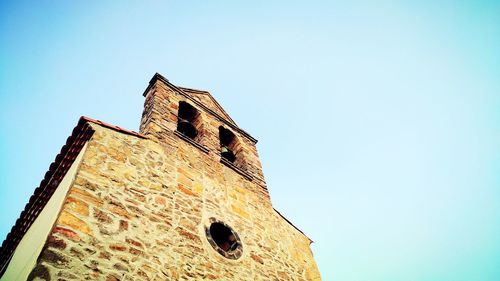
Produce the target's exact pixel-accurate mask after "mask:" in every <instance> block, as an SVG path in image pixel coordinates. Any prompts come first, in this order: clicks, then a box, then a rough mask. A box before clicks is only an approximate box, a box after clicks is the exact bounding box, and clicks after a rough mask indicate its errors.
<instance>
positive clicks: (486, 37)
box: [0, 0, 500, 281]
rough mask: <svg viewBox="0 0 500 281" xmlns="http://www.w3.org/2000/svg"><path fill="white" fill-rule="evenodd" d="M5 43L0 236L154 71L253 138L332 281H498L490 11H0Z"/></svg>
mask: <svg viewBox="0 0 500 281" xmlns="http://www.w3.org/2000/svg"><path fill="white" fill-rule="evenodd" d="M188 2H189V3H188ZM0 40H1V42H0V75H1V76H0V155H1V160H0V161H1V162H0V205H1V207H0V222H1V223H0V237H2V238H0V239H3V237H5V235H6V233H7V232H8V231H9V229H10V227H11V226H12V225H13V223H14V222H15V220H16V219H17V217H18V216H19V214H20V212H21V210H22V209H23V207H24V205H25V204H26V202H27V201H28V198H29V196H30V195H31V194H32V192H33V189H34V188H35V187H37V186H38V183H39V182H40V180H41V179H42V177H43V175H44V173H45V171H46V170H47V169H48V166H49V164H50V163H51V162H52V161H53V159H54V157H55V156H56V154H57V153H58V151H59V149H60V148H61V146H62V145H63V144H64V143H65V140H66V138H67V137H68V136H69V134H70V132H71V130H72V128H73V127H74V126H75V125H76V122H77V120H78V117H79V116H81V115H86V116H89V117H92V118H96V119H100V120H103V121H106V122H108V123H112V124H116V125H119V126H122V127H125V128H128V129H132V130H137V129H138V124H139V119H140V115H141V112H142V103H143V97H142V95H141V94H142V91H143V90H144V88H145V87H146V86H147V83H148V81H149V79H150V78H151V76H152V75H153V74H154V73H155V72H160V73H162V74H163V75H165V76H166V77H167V78H168V79H169V80H170V81H172V82H173V83H174V84H178V85H183V86H187V87H194V88H201V89H206V90H210V91H211V92H212V93H213V95H214V96H215V98H216V99H217V100H218V101H219V102H220V103H221V104H222V106H223V107H225V109H226V110H227V111H228V112H229V114H230V115H231V116H232V117H233V119H235V120H236V122H237V123H238V124H239V126H240V127H242V128H244V129H245V130H247V131H248V132H249V133H250V134H252V135H253V136H254V137H256V138H257V139H259V144H258V148H259V152H260V155H261V160H262V162H263V166H264V169H265V175H266V179H267V181H268V185H269V189H270V192H271V196H272V199H273V203H274V205H275V207H276V208H277V209H278V210H280V211H281V212H282V213H283V214H284V215H285V216H287V217H288V218H289V219H290V220H291V221H293V222H294V223H295V224H296V225H297V226H298V227H300V228H301V229H302V230H303V231H304V232H305V233H307V234H308V235H309V236H310V237H311V238H312V239H313V240H314V241H315V243H314V244H313V246H312V248H313V251H314V254H315V257H316V260H317V262H318V265H319V268H320V271H321V273H322V276H323V278H324V279H325V280H338V281H360V280H370V281H373V280H380V281H393V280H394V281H397V280H405V281H408V280H410V281H411V280H419V281H420V280H421V281H432V280H436V281H447V280H450V281H460V280H464V281H472V280H481V281H494V280H495V281H497V280H500V2H498V1H480V0H476V1H400V2H398V1H385V2H384V1H376V2H375V1H374V2H364V1H341V2H334V1H328V2H326V1H325V2H318V1H303V2H297V1H246V2H243V1H239V2H238V3H235V1H176V2H172V1H128V2H127V1H94V2H92V1H32V2H24V1H10V2H9V1H2V2H1V4H0Z"/></svg>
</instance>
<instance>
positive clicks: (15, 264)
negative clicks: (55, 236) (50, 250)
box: [0, 144, 87, 281]
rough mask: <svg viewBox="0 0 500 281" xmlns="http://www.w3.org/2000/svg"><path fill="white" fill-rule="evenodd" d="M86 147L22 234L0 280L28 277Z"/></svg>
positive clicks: (7, 280) (24, 278)
mask: <svg viewBox="0 0 500 281" xmlns="http://www.w3.org/2000/svg"><path fill="white" fill-rule="evenodd" d="M86 148H87V144H85V146H84V147H83V148H82V150H81V151H80V153H79V154H78V156H77V158H76V159H75V161H74V162H73V164H72V165H71V167H70V169H69V170H68V172H67V173H66V175H65V176H64V178H63V180H62V181H61V183H60V184H59V186H58V187H57V189H56V191H55V192H54V194H53V195H52V197H51V198H50V199H49V202H47V205H45V207H44V208H43V210H42V211H41V212H40V214H39V215H38V217H37V218H36V220H35V221H34V222H33V224H32V225H31V227H30V228H29V229H28V231H27V232H26V234H25V235H24V237H23V239H22V240H21V242H20V243H19V245H18V246H17V248H16V250H15V251H14V255H13V256H12V259H11V260H10V263H9V265H8V266H7V270H6V271H5V273H4V275H3V276H2V278H1V279H0V281H14V280H15V281H17V280H26V279H27V278H28V275H29V274H30V272H31V270H32V269H33V268H34V267H35V263H36V260H37V258H38V256H39V255H40V252H41V251H42V248H43V246H44V244H45V241H46V240H47V236H48V235H49V232H50V231H51V229H52V226H53V225H54V223H55V222H56V219H57V216H58V215H59V212H60V211H61V207H62V205H63V203H64V200H65V198H66V194H67V193H68V191H69V188H70V186H71V185H72V183H73V180H74V179H75V176H76V173H77V171H78V167H79V165H80V162H81V161H82V158H83V154H84V153H85V150H86Z"/></svg>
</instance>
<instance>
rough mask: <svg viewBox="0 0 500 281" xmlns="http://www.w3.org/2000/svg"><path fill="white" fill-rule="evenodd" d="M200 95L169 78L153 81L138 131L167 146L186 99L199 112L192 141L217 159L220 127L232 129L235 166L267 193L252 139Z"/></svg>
mask: <svg viewBox="0 0 500 281" xmlns="http://www.w3.org/2000/svg"><path fill="white" fill-rule="evenodd" d="M200 96H203V95H196V94H192V93H191V94H188V92H184V91H182V90H181V89H180V88H177V87H176V86H174V85H172V84H170V83H169V82H168V81H165V80H155V82H154V84H152V85H151V87H149V89H148V91H147V92H146V98H145V102H144V111H143V114H142V119H141V126H140V132H141V133H143V134H145V135H147V136H149V137H151V138H152V139H155V140H157V141H158V142H159V143H163V144H165V145H169V143H171V141H172V138H173V136H174V132H175V130H176V127H177V118H178V116H177V114H178V110H179V108H178V107H179V102H181V101H183V102H187V103H189V104H190V105H192V106H193V107H195V108H196V109H197V110H198V112H199V113H200V120H199V121H198V124H197V125H198V130H199V133H198V136H197V137H196V138H195V142H196V143H198V144H200V145H201V146H203V147H205V148H206V149H207V150H208V154H209V155H210V156H211V157H212V159H213V160H214V161H219V159H220V143H219V126H221V125H222V126H224V127H225V128H227V129H229V130H231V131H232V132H233V133H234V134H235V136H236V140H237V146H236V151H237V153H238V154H239V157H238V158H237V160H236V162H235V166H236V167H238V168H240V170H242V171H244V172H245V173H248V174H249V175H250V176H251V177H252V178H253V180H254V181H255V182H257V183H258V184H260V185H261V186H262V187H263V188H264V190H265V192H267V188H266V184H265V181H264V175H263V172H262V165H261V163H260V160H259V155H258V153H257V148H256V146H255V140H254V139H253V138H251V137H250V136H249V135H248V134H246V133H245V132H243V131H241V130H240V129H239V128H237V127H236V126H235V125H234V124H233V123H232V121H228V120H227V119H228V118H227V117H226V118H225V117H224V116H221V115H220V113H219V112H220V111H219V110H218V108H217V107H216V106H215V104H214V103H210V99H209V98H208V97H207V96H204V98H203V99H202V98H200ZM196 101H198V103H196ZM202 106H203V107H202ZM210 111H211V112H214V113H215V114H217V115H218V116H217V115H214V114H212V113H211V112H210ZM219 116H220V117H222V118H219ZM231 125H232V126H233V127H231Z"/></svg>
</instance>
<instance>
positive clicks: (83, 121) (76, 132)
mask: <svg viewBox="0 0 500 281" xmlns="http://www.w3.org/2000/svg"><path fill="white" fill-rule="evenodd" d="M89 122H91V123H95V124H98V125H101V126H104V127H107V128H110V129H113V130H116V131H119V132H122V133H125V134H129V135H134V136H137V137H140V138H146V136H144V135H142V134H140V133H137V132H134V131H129V130H125V129H123V128H120V127H118V126H114V125H110V124H106V123H104V122H102V121H99V120H94V119H91V118H88V117H84V116H82V117H81V118H80V120H79V122H78V124H77V125H76V127H75V128H74V129H73V132H72V134H71V136H70V137H69V138H68V139H67V140H66V144H65V145H64V146H63V147H62V149H61V152H59V154H58V155H57V156H56V159H55V160H54V162H53V163H52V164H51V165H50V167H49V170H48V171H47V173H45V177H44V178H43V180H42V182H41V183H40V186H39V187H37V188H36V189H35V191H34V193H33V195H32V196H31V197H30V200H29V202H28V204H26V206H25V207H24V211H22V212H21V216H20V217H19V218H18V219H17V221H16V223H15V225H14V226H13V227H12V229H11V231H10V233H9V234H8V235H7V237H6V238H5V240H4V241H3V243H2V246H1V248H0V277H1V276H2V275H3V273H4V272H5V270H6V269H7V265H8V263H9V261H10V259H11V258H12V255H13V253H14V251H15V249H16V247H17V246H18V245H19V242H21V239H22V238H23V237H24V235H25V234H26V232H27V231H28V229H29V228H30V227H31V225H32V224H33V222H34V221H35V220H36V218H37V217H38V215H39V214H40V212H41V211H42V209H43V208H44V207H45V205H46V204H47V202H48V201H49V199H50V198H51V196H52V194H53V193H54V192H55V190H56V188H57V186H58V185H59V183H60V182H61V181H62V179H63V178H64V176H65V175H66V173H67V172H68V170H69V168H70V167H71V165H72V164H73V162H74V161H75V159H76V157H77V156H78V154H79V153H80V151H81V150H82V148H83V146H84V145H85V143H86V142H87V141H88V140H89V139H90V137H91V136H92V134H93V133H94V130H93V129H92V128H91V127H90V126H89V124H88V123H89Z"/></svg>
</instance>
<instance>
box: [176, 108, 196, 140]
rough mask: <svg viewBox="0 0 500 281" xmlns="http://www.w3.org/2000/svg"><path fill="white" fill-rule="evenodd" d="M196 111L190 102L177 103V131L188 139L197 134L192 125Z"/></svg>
mask: <svg viewBox="0 0 500 281" xmlns="http://www.w3.org/2000/svg"><path fill="white" fill-rule="evenodd" d="M197 117H198V111H197V110H196V109H195V108H194V107H193V106H192V105H190V104H188V103H186V102H183V101H181V102H180V103H179V113H178V115H177V131H179V132H181V133H182V134H183V135H185V136H186V137H188V138H190V139H194V138H195V137H196V135H197V134H198V131H197V130H196V126H195V125H194V123H195V120H196V118H197Z"/></svg>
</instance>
